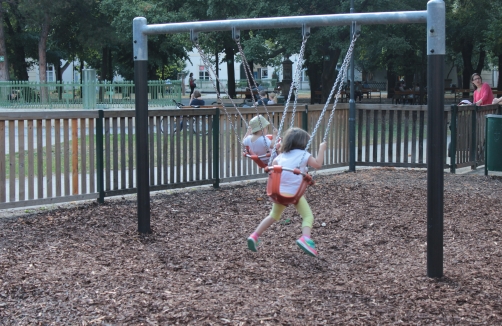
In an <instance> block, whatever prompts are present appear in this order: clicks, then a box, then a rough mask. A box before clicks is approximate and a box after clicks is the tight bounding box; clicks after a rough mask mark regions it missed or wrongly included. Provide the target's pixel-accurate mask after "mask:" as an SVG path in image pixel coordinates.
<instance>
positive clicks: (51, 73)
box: [47, 65, 54, 82]
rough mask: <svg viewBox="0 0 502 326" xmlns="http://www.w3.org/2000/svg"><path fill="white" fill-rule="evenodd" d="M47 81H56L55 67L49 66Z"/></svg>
mask: <svg viewBox="0 0 502 326" xmlns="http://www.w3.org/2000/svg"><path fill="white" fill-rule="evenodd" d="M47 81H48V82H53V81H54V65H48V66H47Z"/></svg>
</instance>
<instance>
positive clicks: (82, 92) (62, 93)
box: [0, 80, 181, 109]
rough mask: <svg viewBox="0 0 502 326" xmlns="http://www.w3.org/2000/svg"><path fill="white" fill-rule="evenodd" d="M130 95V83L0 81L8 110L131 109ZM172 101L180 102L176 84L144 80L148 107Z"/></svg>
mask: <svg viewBox="0 0 502 326" xmlns="http://www.w3.org/2000/svg"><path fill="white" fill-rule="evenodd" d="M86 90H87V92H86ZM89 90H92V92H91V91H89ZM134 95H135V89H134V83H133V82H131V81H123V82H107V81H103V82H98V81H96V82H92V83H73V82H68V83H44V84H42V83H39V82H27V81H11V82H0V107H4V108H9V109H16V108H23V109H26V108H30V109H31V108H33V109H47V108H49V109H55V108H73V109H82V108H84V109H99V108H101V109H102V108H133V107H134V105H135V103H134V100H135V97H134ZM89 96H90V97H91V98H89ZM173 99H174V100H176V101H177V102H180V101H181V82H180V81H169V83H168V84H166V82H165V81H161V80H153V81H148V105H149V106H150V107H169V106H174V103H173V101H172V100H173ZM86 100H87V101H86Z"/></svg>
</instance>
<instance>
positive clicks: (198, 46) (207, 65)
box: [193, 40, 249, 151]
mask: <svg viewBox="0 0 502 326" xmlns="http://www.w3.org/2000/svg"><path fill="white" fill-rule="evenodd" d="M193 43H194V45H195V47H196V48H197V50H198V51H199V54H200V57H201V59H202V62H203V63H204V66H205V67H206V68H208V69H209V70H210V74H209V79H210V80H211V83H212V85H213V88H214V89H215V91H216V96H217V99H218V102H219V104H220V105H221V107H222V108H223V110H224V111H225V114H226V116H227V118H228V121H229V123H230V127H231V128H233V129H234V132H235V135H236V137H237V141H238V142H239V143H240V144H241V147H242V150H243V151H244V144H243V143H242V141H241V139H240V136H239V133H238V132H237V126H236V123H232V121H231V116H230V114H229V113H228V111H227V108H226V107H225V105H224V104H223V101H222V100H221V96H220V93H219V92H218V88H217V87H216V84H215V82H214V80H213V75H214V76H215V78H216V80H217V82H218V83H219V84H220V86H221V87H222V88H223V90H224V92H225V93H226V94H227V96H228V98H230V101H231V102H232V104H233V106H234V108H237V106H236V104H235V103H234V101H233V99H232V97H231V96H230V95H229V94H228V92H227V90H226V88H225V85H223V83H222V82H221V81H220V79H219V78H218V75H217V74H216V73H215V72H214V69H213V66H212V65H211V64H210V63H209V60H208V58H207V57H206V55H205V54H204V52H202V49H201V47H200V44H199V43H198V42H197V40H194V41H193ZM236 110H237V112H238V113H239V115H240V117H241V119H242V121H244V123H245V124H246V129H247V128H248V127H249V126H248V123H247V121H246V120H245V119H244V117H243V116H242V114H241V112H240V111H239V110H238V109H236ZM234 119H236V117H235V118H234Z"/></svg>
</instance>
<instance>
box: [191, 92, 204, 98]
mask: <svg viewBox="0 0 502 326" xmlns="http://www.w3.org/2000/svg"><path fill="white" fill-rule="evenodd" d="M201 96H202V94H201V93H200V92H199V91H197V90H195V91H193V97H194V98H197V97H201Z"/></svg>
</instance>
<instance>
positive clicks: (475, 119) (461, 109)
mask: <svg viewBox="0 0 502 326" xmlns="http://www.w3.org/2000/svg"><path fill="white" fill-rule="evenodd" d="M487 114H502V110H501V107H499V106H498V105H486V106H475V105H464V106H457V105H452V106H451V127H450V129H451V134H452V139H451V143H450V144H448V156H450V157H451V161H452V162H454V163H452V164H450V170H451V172H452V173H455V170H456V169H457V168H462V167H466V166H471V167H472V168H475V167H477V166H479V165H483V164H484V163H485V162H484V161H485V145H486V143H485V129H486V119H485V115H487ZM453 135H456V137H454V136H453Z"/></svg>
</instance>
